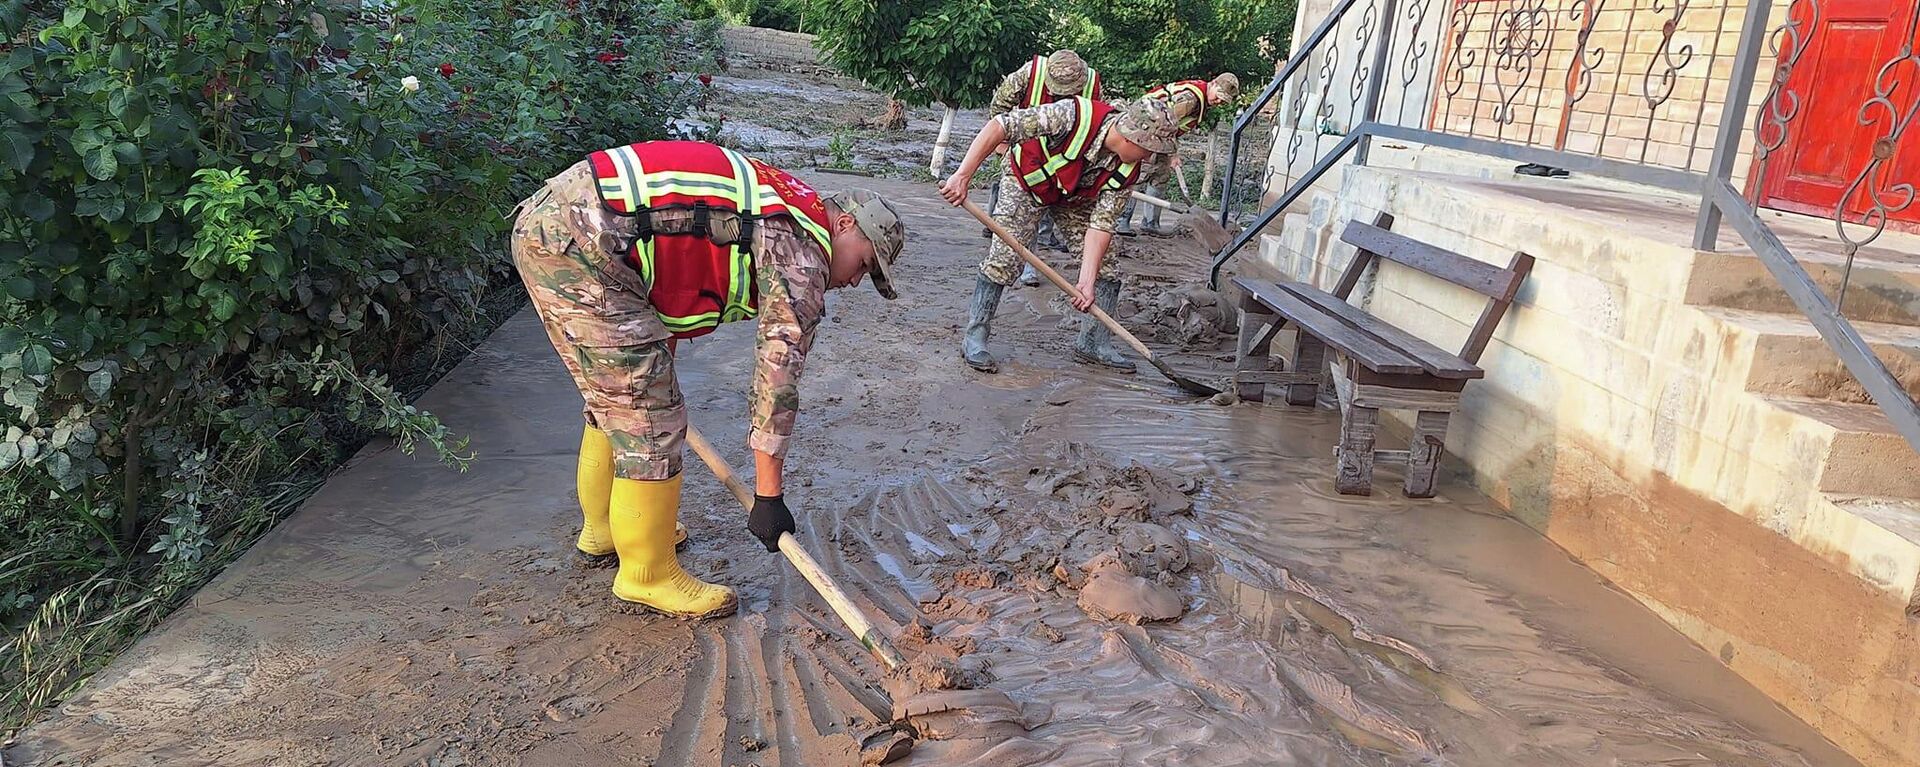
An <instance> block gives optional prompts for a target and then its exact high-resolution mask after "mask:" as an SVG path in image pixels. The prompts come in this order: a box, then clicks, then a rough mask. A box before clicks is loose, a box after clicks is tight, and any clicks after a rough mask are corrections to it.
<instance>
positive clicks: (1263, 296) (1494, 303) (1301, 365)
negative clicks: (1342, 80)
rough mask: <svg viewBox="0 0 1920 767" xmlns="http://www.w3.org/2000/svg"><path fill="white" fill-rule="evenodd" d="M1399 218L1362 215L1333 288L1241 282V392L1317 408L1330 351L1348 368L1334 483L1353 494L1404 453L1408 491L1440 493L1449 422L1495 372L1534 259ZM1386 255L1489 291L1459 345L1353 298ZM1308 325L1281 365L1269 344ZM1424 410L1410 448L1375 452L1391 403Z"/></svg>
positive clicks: (1339, 380)
mask: <svg viewBox="0 0 1920 767" xmlns="http://www.w3.org/2000/svg"><path fill="white" fill-rule="evenodd" d="M1392 226H1393V217H1392V216H1390V215H1387V214H1384V213H1383V214H1381V215H1380V217H1379V218H1378V219H1376V220H1375V222H1374V223H1372V224H1368V223H1365V222H1362V221H1357V220H1356V221H1350V222H1348V223H1347V228H1346V231H1344V232H1342V233H1341V235H1340V239H1341V240H1342V241H1344V242H1347V243H1349V244H1352V245H1353V246H1354V247H1356V248H1358V249H1359V253H1358V254H1357V255H1355V256H1354V259H1353V263H1351V264H1349V265H1348V266H1347V270H1346V271H1345V272H1344V273H1342V274H1341V275H1340V283H1339V284H1338V285H1337V286H1335V287H1334V290H1333V292H1332V293H1328V292H1326V291H1323V290H1320V289H1319V288H1316V287H1314V286H1312V285H1308V284H1306V283H1301V282H1290V283H1287V284H1284V285H1275V284H1274V283H1271V282H1263V281H1260V280H1251V279H1246V278H1239V277H1236V278H1234V281H1233V282H1234V284H1235V285H1237V286H1239V288H1240V291H1241V296H1242V297H1241V313H1240V338H1239V348H1238V354H1237V355H1236V357H1237V362H1236V364H1235V366H1234V368H1235V372H1234V383H1235V388H1237V389H1238V390H1239V395H1240V398H1241V399H1246V400H1255V401H1259V400H1263V399H1264V398H1265V390H1266V387H1267V386H1268V385H1284V386H1285V387H1286V397H1287V404H1290V405H1306V406H1311V405H1313V404H1314V402H1315V400H1316V399H1317V398H1318V396H1319V390H1320V385H1321V384H1322V383H1325V381H1326V379H1327V370H1328V365H1327V363H1328V359H1327V352H1328V350H1329V349H1331V350H1332V352H1333V360H1332V363H1333V365H1334V369H1336V370H1338V371H1339V373H1340V374H1339V375H1336V376H1334V379H1333V381H1334V385H1335V393H1336V394H1337V395H1338V397H1339V400H1340V443H1339V444H1338V445H1337V446H1335V448H1334V456H1335V461H1336V463H1337V466H1338V473H1337V474H1336V475H1335V477H1334V486H1335V487H1336V488H1338V489H1339V491H1340V492H1342V493H1345V494H1348V495H1372V494H1373V464H1374V461H1375V460H1394V461H1398V460H1404V461H1405V462H1406V464H1407V479H1406V493H1407V496H1408V497H1411V498H1431V497H1433V480H1434V474H1435V472H1436V470H1437V469H1438V467H1439V463H1440V454H1441V451H1442V449H1443V445H1444V443H1445V441H1446V436H1447V419H1448V418H1449V417H1450V415H1451V414H1452V413H1453V411H1454V410H1456V409H1458V408H1459V405H1460V392H1461V390H1463V389H1465V388H1466V385H1467V382H1468V381H1470V380H1473V379H1475V378H1484V377H1486V371H1484V370H1481V369H1480V366H1479V365H1478V364H1476V363H1478V362H1479V359H1480V353H1481V352H1482V351H1485V350H1486V348H1487V340H1488V339H1489V338H1491V337H1492V336H1493V330H1494V328H1495V327H1496V326H1498V325H1499V324H1500V318H1501V317H1502V316H1503V315H1505V314H1506V312H1507V307H1508V306H1510V305H1511V304H1512V303H1513V296H1514V294H1515V293H1516V292H1518V291H1519V290H1520V283H1521V282H1522V281H1524V280H1526V278H1527V273H1528V272H1530V271H1532V269H1533V257H1532V256H1529V255H1527V254H1525V253H1515V254H1514V256H1513V260H1512V261H1511V262H1509V263H1508V264H1507V267H1506V268H1505V269H1502V268H1500V267H1497V266H1494V265H1492V264H1488V263H1484V262H1481V261H1475V260H1473V259H1471V258H1467V257H1466V256H1462V255H1460V254H1458V253H1454V252H1453V251H1449V250H1444V249H1441V248H1437V247H1434V246H1432V245H1428V244H1426V243H1423V242H1420V241H1418V240H1414V239H1413V238H1410V237H1407V236H1404V235H1400V234H1395V233H1394V232H1392V231H1389V230H1390V229H1391V228H1392ZM1382 259H1385V260H1387V261H1392V262H1395V263H1398V264H1401V265H1403V266H1407V267H1410V268H1413V269H1418V270H1420V271H1422V272H1425V273H1427V274H1430V275H1433V276H1434V277H1438V278H1440V279H1442V280H1446V281H1447V282H1451V283H1453V284H1455V285H1458V286H1460V287H1463V288H1466V289H1468V290H1472V291H1475V292H1477V293H1480V294H1482V295H1485V296H1487V298H1488V299H1489V300H1488V302H1487V306H1486V309H1485V310H1484V311H1482V312H1481V313H1480V319H1479V321H1478V322H1476V323H1474V326H1473V330H1472V332H1470V333H1468V335H1467V341H1466V345H1465V346H1463V347H1462V348H1461V349H1460V351H1459V353H1457V354H1456V353H1453V352H1449V351H1446V350H1444V349H1441V348H1440V347H1437V346H1434V345H1433V344H1431V343H1428V342H1426V341H1424V340H1421V339H1420V338H1417V337H1415V336H1413V335H1412V334H1410V333H1408V332H1406V331H1404V330H1401V329H1400V328H1397V327H1394V326H1393V325H1391V324H1388V323H1387V322H1385V321H1383V320H1381V319H1380V318H1378V317H1375V316H1373V315H1371V314H1368V313H1366V312H1365V311H1363V310H1361V309H1360V308H1359V307H1356V306H1354V305H1353V304H1350V303H1347V298H1348V296H1350V295H1352V293H1353V289H1354V287H1355V286H1356V285H1358V284H1359V282H1360V277H1361V276H1362V275H1363V274H1364V273H1365V272H1366V270H1367V267H1369V266H1372V265H1373V264H1374V263H1375V262H1377V261H1380V260H1382ZM1288 327H1292V328H1294V329H1295V330H1296V331H1297V332H1296V333H1295V340H1294V346H1293V364H1292V366H1291V369H1290V370H1287V371H1269V370H1268V369H1267V368H1268V364H1267V362H1268V359H1267V357H1268V350H1267V345H1268V344H1269V343H1270V342H1272V340H1273V337H1274V335H1275V334H1276V333H1278V332H1280V331H1281V330H1283V329H1285V328H1288ZM1382 409H1387V410H1412V411H1415V413H1416V415H1415V416H1414V422H1413V441H1412V444H1411V445H1409V446H1408V449H1407V450H1375V449H1374V433H1375V428H1376V425H1377V423H1378V419H1379V415H1380V411H1381V410H1382Z"/></svg>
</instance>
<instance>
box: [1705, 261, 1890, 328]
mask: <svg viewBox="0 0 1920 767" xmlns="http://www.w3.org/2000/svg"><path fill="white" fill-rule="evenodd" d="M1794 256H1795V257H1796V258H1797V259H1799V261H1800V264H1801V266H1803V267H1805V268H1806V270H1807V274H1808V275H1809V276H1811V277H1813V280H1814V282H1815V284H1818V285H1819V286H1820V289H1821V290H1823V291H1825V292H1826V294H1827V296H1828V297H1829V298H1831V297H1834V296H1836V295H1838V292H1839V289H1840V282H1841V278H1842V276H1843V275H1844V274H1846V259H1845V257H1844V256H1842V255H1838V254H1835V253H1830V252H1822V251H1816V250H1797V251H1795V252H1794ZM1847 282H1848V288H1847V298H1846V303H1845V304H1844V305H1843V306H1842V307H1841V310H1842V312H1841V313H1842V314H1844V315H1846V317H1847V318H1848V319H1852V320H1864V321H1868V322H1883V323H1890V324H1895V325H1907V326H1920V264H1916V263H1912V262H1908V261H1901V260H1894V259H1890V258H1886V259H1883V258H1869V257H1867V256H1865V255H1863V256H1861V257H1860V258H1858V259H1856V260H1855V261H1854V264H1853V272H1852V275H1851V277H1848V278H1847ZM1686 301H1687V303H1689V304H1692V305H1694V306H1719V307H1726V308H1730V309H1749V310H1753V311H1760V312H1777V313H1781V314H1792V315H1796V316H1797V315H1799V314H1800V309H1799V307H1796V306H1794V304H1793V301H1791V300H1790V299H1788V298H1787V294H1786V291H1784V290H1781V289H1780V283H1779V281H1778V280H1775V279H1774V277H1773V273H1772V272H1769V271H1767V267H1766V265H1765V264H1763V263H1761V262H1760V259H1759V258H1758V257H1757V256H1754V255H1752V254H1751V253H1745V252H1736V251H1725V252H1719V253H1700V254H1697V255H1696V256H1694V261H1693V273H1692V276H1691V278H1690V279H1689V280H1688V282H1687V295H1686Z"/></svg>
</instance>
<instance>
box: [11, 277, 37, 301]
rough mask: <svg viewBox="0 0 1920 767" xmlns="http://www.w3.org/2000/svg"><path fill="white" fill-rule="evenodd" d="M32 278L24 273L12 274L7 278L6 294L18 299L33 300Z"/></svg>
mask: <svg viewBox="0 0 1920 767" xmlns="http://www.w3.org/2000/svg"><path fill="white" fill-rule="evenodd" d="M33 293H34V290H33V279H32V278H30V277H27V276H25V275H14V276H13V277H12V278H11V279H8V280H7V295H10V296H13V297H14V298H15V299H17V300H20V301H31V300H33Z"/></svg>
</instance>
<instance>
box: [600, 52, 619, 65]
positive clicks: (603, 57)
mask: <svg viewBox="0 0 1920 767" xmlns="http://www.w3.org/2000/svg"><path fill="white" fill-rule="evenodd" d="M593 58H594V60H595V61H598V62H600V63H602V64H612V63H614V62H616V61H626V60H627V54H624V53H602V54H600V55H598V56H595V57H593Z"/></svg>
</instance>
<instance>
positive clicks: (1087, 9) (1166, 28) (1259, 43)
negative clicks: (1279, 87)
mask: <svg viewBox="0 0 1920 767" xmlns="http://www.w3.org/2000/svg"><path fill="white" fill-rule="evenodd" d="M1296 5H1297V2H1296V0H1075V1H1074V4H1073V6H1072V10H1073V14H1074V16H1076V17H1077V18H1074V19H1071V20H1069V23H1067V24H1065V25H1063V26H1062V27H1061V33H1060V35H1059V36H1058V37H1059V42H1060V43H1061V45H1062V46H1063V47H1067V48H1072V49H1074V50H1076V51H1078V52H1079V53H1080V55H1081V56H1082V57H1083V58H1085V59H1086V60H1087V62H1088V63H1090V64H1092V65H1093V66H1094V67H1096V68H1098V69H1099V70H1100V75H1101V78H1102V79H1103V80H1104V81H1105V83H1106V89H1107V94H1108V95H1109V96H1115V97H1121V96H1125V97H1132V96H1137V95H1139V94H1140V93H1142V92H1144V91H1146V90H1147V89H1149V88H1152V87H1154V86H1157V85H1160V84H1162V83H1166V82H1170V81H1173V80H1181V79H1189V78H1201V79H1205V78H1210V77H1212V76H1214V75H1216V74H1219V73H1221V72H1232V73H1234V74H1236V75H1239V76H1240V82H1241V83H1242V84H1243V85H1245V86H1246V87H1245V89H1244V90H1245V91H1247V92H1250V93H1251V92H1255V91H1257V90H1258V89H1259V88H1260V87H1261V86H1262V84H1264V83H1265V82H1266V81H1267V80H1269V79H1271V77H1272V74H1273V62H1274V60H1275V59H1276V58H1277V57H1279V56H1281V55H1284V54H1285V53H1286V50H1287V43H1288V41H1289V38H1290V37H1291V36H1292V34H1293V17H1294V12H1295V7H1296ZM1226 111H1227V110H1210V112H1212V113H1214V114H1223V113H1225V112H1226Z"/></svg>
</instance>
